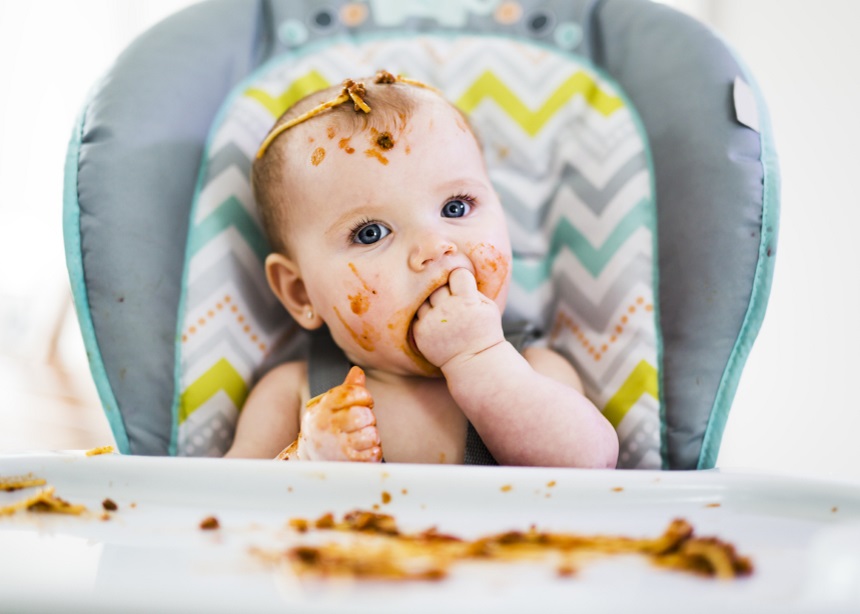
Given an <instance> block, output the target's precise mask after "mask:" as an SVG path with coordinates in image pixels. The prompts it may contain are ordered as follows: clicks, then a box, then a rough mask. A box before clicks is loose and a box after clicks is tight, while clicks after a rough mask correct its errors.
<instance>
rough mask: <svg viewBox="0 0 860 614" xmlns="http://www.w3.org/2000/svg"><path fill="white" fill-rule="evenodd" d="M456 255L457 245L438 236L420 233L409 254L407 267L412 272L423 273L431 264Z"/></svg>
mask: <svg viewBox="0 0 860 614" xmlns="http://www.w3.org/2000/svg"><path fill="white" fill-rule="evenodd" d="M456 253H457V245H456V244H455V243H454V242H453V241H451V240H449V239H447V238H446V237H442V236H440V235H438V234H433V233H430V232H425V233H421V234H419V237H418V240H417V241H416V243H415V247H414V248H413V249H412V252H411V253H410V254H409V266H410V268H412V270H414V271H423V270H424V269H425V268H426V267H427V266H428V265H430V264H431V263H433V262H437V261H439V260H441V259H443V258H445V257H446V256H453V255H454V254H456Z"/></svg>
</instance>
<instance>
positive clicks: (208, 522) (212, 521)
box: [200, 516, 221, 531]
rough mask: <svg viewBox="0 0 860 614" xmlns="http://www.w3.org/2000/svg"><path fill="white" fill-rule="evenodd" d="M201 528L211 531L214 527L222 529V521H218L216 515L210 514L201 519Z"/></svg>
mask: <svg viewBox="0 0 860 614" xmlns="http://www.w3.org/2000/svg"><path fill="white" fill-rule="evenodd" d="M200 528H201V529H203V530H204V531H211V530H213V529H220V528H221V523H219V522H218V519H217V518H215V516H208V517H207V518H204V519H203V520H201V521H200Z"/></svg>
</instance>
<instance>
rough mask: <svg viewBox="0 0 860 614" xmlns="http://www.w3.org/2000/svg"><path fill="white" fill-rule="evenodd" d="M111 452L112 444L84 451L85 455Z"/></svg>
mask: <svg viewBox="0 0 860 614" xmlns="http://www.w3.org/2000/svg"><path fill="white" fill-rule="evenodd" d="M112 452H113V446H101V447H99V448H93V449H91V450H87V451H86V453H85V454H86V455H87V456H98V455H100V454H111V453H112Z"/></svg>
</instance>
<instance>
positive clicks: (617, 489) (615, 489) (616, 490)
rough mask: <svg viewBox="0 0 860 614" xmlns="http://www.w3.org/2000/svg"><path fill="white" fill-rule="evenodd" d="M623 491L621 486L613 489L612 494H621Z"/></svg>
mask: <svg viewBox="0 0 860 614" xmlns="http://www.w3.org/2000/svg"><path fill="white" fill-rule="evenodd" d="M623 490H624V489H623V488H622V487H621V486H616V487H615V488H613V489H612V492H621V491H623Z"/></svg>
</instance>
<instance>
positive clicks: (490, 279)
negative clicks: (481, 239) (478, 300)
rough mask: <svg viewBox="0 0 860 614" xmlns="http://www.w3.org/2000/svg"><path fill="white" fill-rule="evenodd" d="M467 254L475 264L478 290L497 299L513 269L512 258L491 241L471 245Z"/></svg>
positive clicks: (492, 298) (488, 296) (490, 297)
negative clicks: (490, 242) (491, 243)
mask: <svg viewBox="0 0 860 614" xmlns="http://www.w3.org/2000/svg"><path fill="white" fill-rule="evenodd" d="M467 255H468V256H469V260H471V261H472V264H474V265H475V280H476V281H477V283H478V292H480V293H481V294H483V295H484V296H486V297H487V298H489V299H491V300H496V298H497V297H498V296H499V294H500V293H501V291H502V289H503V288H504V287H505V284H506V283H507V280H508V273H509V272H510V269H511V263H510V260H509V259H508V257H507V256H506V255H505V254H503V253H502V252H501V251H500V250H499V249H497V248H496V247H495V246H494V245H490V244H489V243H478V244H477V245H475V246H474V247H470V248H469V251H468V254H467Z"/></svg>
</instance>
